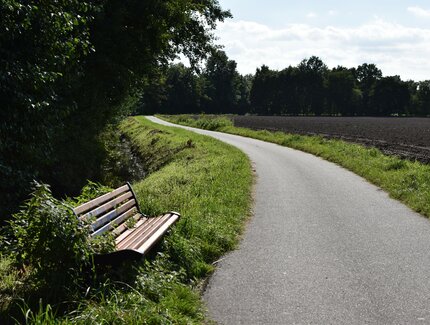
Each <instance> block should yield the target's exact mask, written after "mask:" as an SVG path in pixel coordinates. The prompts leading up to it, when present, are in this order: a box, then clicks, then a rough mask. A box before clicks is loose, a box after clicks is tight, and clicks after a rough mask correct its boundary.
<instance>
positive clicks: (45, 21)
mask: <svg viewBox="0 0 430 325" xmlns="http://www.w3.org/2000/svg"><path fill="white" fill-rule="evenodd" d="M227 17H230V13H229V12H227V11H223V10H222V9H221V7H220V6H219V4H218V1H216V0H204V1H202V0H163V1H161V0H154V1H141V0H97V1H96V0H87V1H78V0H67V1H66V0H46V1H36V0H29V1H25V2H23V1H16V0H4V1H2V2H1V3H0V78H1V83H0V99H1V102H2V110H1V113H0V114H1V115H0V117H1V125H0V136H1V139H2V141H1V143H0V178H1V179H2V182H1V184H0V190H1V192H2V193H8V194H7V195H2V197H1V201H0V206H1V207H2V208H4V207H7V208H6V209H4V211H11V210H13V208H16V205H17V202H18V200H20V199H22V198H23V197H24V195H25V193H26V192H27V191H28V187H29V183H30V181H31V180H32V179H33V178H37V179H39V180H41V181H43V182H47V183H51V184H52V188H53V190H54V192H56V193H57V194H58V193H68V194H74V193H76V192H77V191H78V190H79V189H80V187H81V186H82V185H83V184H84V182H85V180H86V179H97V178H98V177H99V173H100V168H99V166H100V161H101V159H102V158H103V155H104V151H103V146H102V145H101V144H100V142H99V135H100V132H101V131H102V130H103V129H104V128H105V127H106V125H108V124H109V123H113V122H115V121H116V120H118V119H119V118H120V117H121V116H123V115H125V114H127V113H128V112H130V109H131V107H132V106H133V105H134V104H135V103H136V102H137V100H138V99H139V97H140V94H141V92H142V88H144V86H146V85H148V84H150V80H151V79H152V78H153V77H154V76H157V75H158V72H159V71H160V69H162V67H163V66H166V65H167V63H168V62H170V61H171V60H172V59H174V58H175V57H176V56H177V55H178V54H179V53H182V54H184V55H185V56H186V57H188V58H189V60H190V62H191V64H192V65H193V66H195V65H196V64H197V62H199V60H201V59H203V58H205V57H206V55H207V54H208V53H209V52H211V51H212V50H213V49H214V48H215V46H214V44H213V40H214V36H213V34H212V32H211V30H213V29H214V28H215V26H216V23H217V22H218V21H222V20H224V19H225V18H227ZM0 212H1V211H0Z"/></svg>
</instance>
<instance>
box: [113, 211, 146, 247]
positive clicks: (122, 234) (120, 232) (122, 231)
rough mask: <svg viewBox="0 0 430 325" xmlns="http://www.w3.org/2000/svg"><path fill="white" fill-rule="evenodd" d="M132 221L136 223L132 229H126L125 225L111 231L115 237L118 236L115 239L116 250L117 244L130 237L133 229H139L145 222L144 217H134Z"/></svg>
mask: <svg viewBox="0 0 430 325" xmlns="http://www.w3.org/2000/svg"><path fill="white" fill-rule="evenodd" d="M133 219H134V220H135V221H136V225H135V226H134V227H133V228H128V227H127V226H126V225H121V226H120V227H118V228H116V229H114V230H113V232H114V234H115V236H118V237H117V238H116V239H115V244H116V247H117V248H118V243H120V242H121V241H122V240H124V238H126V237H127V236H128V235H130V234H131V233H132V232H133V231H134V229H135V228H137V227H140V226H141V225H142V224H143V223H145V222H146V221H147V218H146V217H141V216H140V215H135V216H134V217H133Z"/></svg>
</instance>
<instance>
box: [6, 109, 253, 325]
mask: <svg viewBox="0 0 430 325" xmlns="http://www.w3.org/2000/svg"><path fill="white" fill-rule="evenodd" d="M120 129H121V132H122V133H123V134H124V135H125V136H126V137H127V138H128V140H129V141H130V142H131V145H132V147H133V151H134V152H135V153H137V154H138V155H140V157H141V158H142V160H143V161H145V166H146V167H147V169H148V171H149V172H150V173H149V176H147V177H146V178H145V179H144V180H141V181H137V182H135V183H134V184H133V187H134V189H135V192H136V196H137V198H138V200H139V204H140V207H141V209H142V210H143V212H145V213H147V214H149V215H152V214H158V213H160V212H165V211H169V210H175V211H179V212H180V213H181V214H182V218H181V219H180V221H179V222H178V223H177V225H176V226H175V227H174V228H173V229H172V231H171V232H170V233H169V235H168V236H165V238H164V239H163V240H162V242H161V243H160V244H159V245H158V247H157V248H156V249H155V250H154V252H153V253H152V255H151V256H149V257H148V258H147V259H146V260H144V261H140V262H138V263H134V264H132V265H130V266H129V267H125V268H123V269H121V270H117V271H116V272H117V274H114V275H112V274H111V276H109V277H107V278H105V279H102V280H100V279H98V281H97V282H94V280H92V281H93V282H92V284H91V283H90V284H89V286H88V287H84V286H83V287H82V288H73V296H72V295H69V296H67V294H66V295H65V297H64V298H63V300H62V301H54V302H52V301H51V302H49V303H47V302H46V300H43V301H40V308H39V307H37V304H33V305H29V303H28V301H29V300H28V299H27V298H26V297H27V296H28V292H26V291H27V289H26V288H27V286H30V285H31V281H27V280H26V279H23V277H22V276H21V275H20V274H19V273H16V272H13V267H12V261H11V260H10V259H8V258H7V257H5V256H3V257H2V256H1V255H0V281H1V282H2V283H3V284H2V286H0V298H1V299H0V300H1V302H2V304H1V305H0V306H1V307H2V309H3V311H2V312H3V316H5V315H4V314H5V313H6V314H7V313H8V310H9V311H10V310H12V309H13V308H12V307H11V305H13V304H14V302H11V300H16V301H17V303H16V306H18V307H16V308H18V311H19V309H21V312H22V313H23V314H25V319H20V321H21V322H24V321H25V322H27V323H30V324H54V323H55V324H201V323H203V322H204V321H205V316H204V314H205V313H204V306H202V303H201V301H200V298H199V284H200V283H201V280H202V279H203V278H204V277H206V276H207V275H208V274H210V272H211V271H212V270H213V266H212V263H213V262H214V261H215V260H216V259H218V258H219V257H220V256H221V255H222V254H223V253H225V252H226V251H228V250H231V249H233V248H234V247H235V245H236V244H237V242H238V238H239V234H240V233H241V231H242V227H243V224H244V221H245V219H246V217H247V216H248V214H249V211H250V203H251V186H252V172H251V166H250V163H249V161H248V159H247V157H246V156H245V155H244V154H243V153H242V152H241V151H239V150H237V149H236V148H234V147H232V146H229V145H227V144H224V143H222V142H219V141H217V140H214V139H212V138H209V137H205V136H201V135H197V134H195V133H193V132H188V131H185V130H180V129H172V128H168V127H164V126H161V125H156V124H154V123H151V122H150V121H148V120H146V119H145V118H143V117H135V118H129V119H127V120H125V121H124V122H123V123H121V125H120ZM23 281H24V282H25V285H24V284H23V283H22V282H23ZM87 283H88V282H87ZM35 285H37V284H35ZM18 289H19V290H18ZM45 289H48V290H49V281H48V288H45ZM69 289H70V288H67V287H65V288H64V291H68V290H69ZM35 297H36V298H37V297H39V296H37V293H36V294H35V296H34V297H33V298H35ZM67 299H70V300H67ZM33 300H34V299H33ZM64 305H66V306H65V307H64ZM58 306H62V308H58ZM16 308H15V309H16ZM9 316H11V315H10V314H9ZM12 317H13V316H12Z"/></svg>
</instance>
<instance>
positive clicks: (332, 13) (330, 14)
mask: <svg viewBox="0 0 430 325" xmlns="http://www.w3.org/2000/svg"><path fill="white" fill-rule="evenodd" d="M328 14H329V16H337V15H338V14H339V12H338V11H337V10H329V11H328Z"/></svg>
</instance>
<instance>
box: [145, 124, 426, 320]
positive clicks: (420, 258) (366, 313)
mask: <svg viewBox="0 0 430 325" xmlns="http://www.w3.org/2000/svg"><path fill="white" fill-rule="evenodd" d="M150 120H152V121H154V122H158V123H162V124H166V125H172V124H170V123H166V122H164V121H161V120H159V119H156V118H153V117H151V118H150ZM187 129H191V128H187ZM191 130H193V131H195V132H197V133H201V134H206V135H210V136H212V137H215V138H217V139H219V140H222V141H224V142H227V143H229V144H231V145H234V146H236V147H238V148H240V149H241V150H243V151H244V152H245V153H246V154H247V155H248V156H249V157H250V159H251V161H252V162H253V164H254V166H255V169H256V173H257V180H256V187H255V206H254V216H253V218H252V220H251V221H250V223H249V225H248V227H247V230H246V232H245V234H244V238H243V240H242V242H241V244H240V247H239V249H238V250H236V251H234V252H232V253H230V254H228V255H227V256H225V258H224V259H223V260H222V261H221V262H220V264H219V267H218V269H217V270H216V272H215V274H214V275H213V276H212V278H211V279H210V282H209V285H208V287H207V290H206V292H205V294H204V300H205V301H206V303H207V306H208V309H209V313H210V316H211V317H212V318H213V319H214V320H215V321H217V322H218V323H220V324H430V222H429V221H428V220H427V219H425V218H423V217H421V216H420V215H419V214H416V213H414V212H413V211H411V210H410V209H409V208H407V207H405V206H404V205H403V204H401V203H399V202H397V201H395V200H392V199H390V198H389V197H388V195H387V194H386V193H385V192H383V191H381V190H380V189H378V188H377V187H375V186H373V185H371V184H369V183H368V182H366V181H365V180H363V179H362V178H360V177H359V176H357V175H355V174H353V173H351V172H349V171H347V170H345V169H343V168H341V167H339V166H337V165H335V164H332V163H329V162H327V161H324V160H322V159H320V158H317V157H315V156H312V155H310V154H306V153H303V152H300V151H296V150H292V149H289V148H286V147H282V146H278V145H275V144H271V143H266V142H262V141H259V140H254V139H249V138H243V137H239V136H235V135H229V134H223V133H217V132H210V131H204V130H197V129H191Z"/></svg>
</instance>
